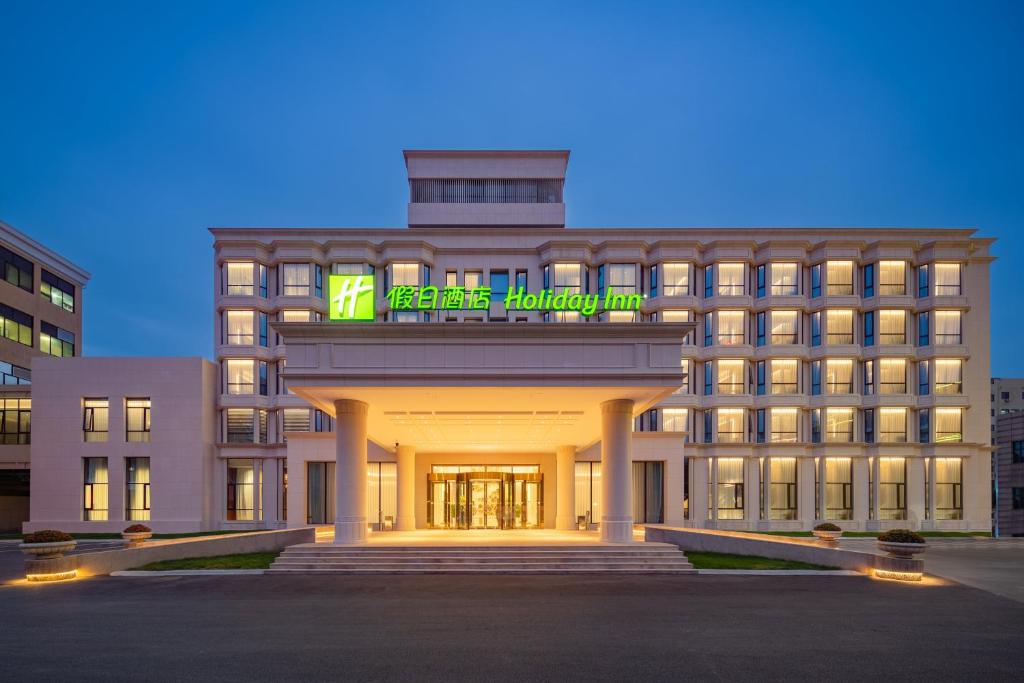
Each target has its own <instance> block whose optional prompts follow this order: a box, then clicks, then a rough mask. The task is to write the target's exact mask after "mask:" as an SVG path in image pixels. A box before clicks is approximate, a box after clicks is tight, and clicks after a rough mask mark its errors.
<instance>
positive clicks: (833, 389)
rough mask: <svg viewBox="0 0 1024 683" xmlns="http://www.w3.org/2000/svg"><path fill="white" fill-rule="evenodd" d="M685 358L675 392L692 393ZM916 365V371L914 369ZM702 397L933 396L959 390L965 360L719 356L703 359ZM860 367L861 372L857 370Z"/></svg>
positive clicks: (960, 390) (961, 389) (961, 387)
mask: <svg viewBox="0 0 1024 683" xmlns="http://www.w3.org/2000/svg"><path fill="white" fill-rule="evenodd" d="M692 364H693V362H692V361H690V360H689V359H683V361H682V374H683V378H682V386H681V388H680V390H679V391H678V392H677V393H681V394H689V393H694V392H693V388H692V387H691V380H690V373H689V369H690V367H691V365H692ZM915 365H916V372H912V371H913V369H914V366H915ZM703 366H704V370H703V385H702V387H701V388H702V393H703V395H704V396H711V395H714V394H719V395H734V394H749V393H753V394H756V395H758V396H764V395H769V394H803V393H807V394H810V395H811V396H818V395H822V394H825V395H829V394H862V395H864V396H873V395H877V394H910V393H916V394H917V395H918V396H929V395H931V394H940V395H951V394H962V393H963V375H964V360H963V359H961V358H934V359H930V360H920V361H917V362H916V363H915V362H912V361H908V360H907V359H906V358H874V359H871V360H863V361H861V360H854V359H852V358H826V359H822V360H813V361H806V362H805V361H801V360H798V359H795V358H772V359H769V360H745V359H742V358H719V359H717V360H709V361H706V362H704V363H703ZM804 368H806V372H807V374H806V375H805V374H804ZM858 368H859V370H860V371H859V372H857V370H858Z"/></svg>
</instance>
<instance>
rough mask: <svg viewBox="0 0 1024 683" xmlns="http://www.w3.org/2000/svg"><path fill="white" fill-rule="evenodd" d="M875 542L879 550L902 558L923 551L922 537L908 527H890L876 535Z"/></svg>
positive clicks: (923, 542)
mask: <svg viewBox="0 0 1024 683" xmlns="http://www.w3.org/2000/svg"><path fill="white" fill-rule="evenodd" d="M877 543H878V549H879V550H884V551H885V552H887V553H889V554H890V555H892V556H893V557H900V558H903V559H910V558H912V557H914V555H916V554H918V553H923V552H924V551H925V540H924V537H923V536H921V534H915V533H914V532H913V531H911V530H910V529H890V530H889V531H886V532H883V533H881V534H879V535H878V540H877Z"/></svg>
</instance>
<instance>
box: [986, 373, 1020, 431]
mask: <svg viewBox="0 0 1024 683" xmlns="http://www.w3.org/2000/svg"><path fill="white" fill-rule="evenodd" d="M990 398H991V399H992V443H993V444H995V443H996V424H997V423H998V421H999V418H1000V417H1002V416H1003V415H1011V414H1013V413H1021V412H1024V378H1021V377H993V378H992V391H991V396H990Z"/></svg>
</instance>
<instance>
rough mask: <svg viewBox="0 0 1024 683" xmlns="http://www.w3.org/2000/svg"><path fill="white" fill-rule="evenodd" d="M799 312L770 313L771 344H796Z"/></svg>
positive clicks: (797, 341)
mask: <svg viewBox="0 0 1024 683" xmlns="http://www.w3.org/2000/svg"><path fill="white" fill-rule="evenodd" d="M799 327H800V312H799V311H772V344H797V343H799V340H798V336H797V335H798V330H799Z"/></svg>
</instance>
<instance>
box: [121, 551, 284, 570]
mask: <svg viewBox="0 0 1024 683" xmlns="http://www.w3.org/2000/svg"><path fill="white" fill-rule="evenodd" d="M277 555H278V554H277V553H274V552H271V553H244V554H241V555H215V556H213V557H189V558H187V559H184V560H164V561H163V562H153V563H152V564H147V565H146V566H144V567H138V569H140V570H142V571H147V572H160V571H169V570H172V569H266V568H267V567H269V566H270V564H271V563H272V562H273V561H274V558H276V557H277Z"/></svg>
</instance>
